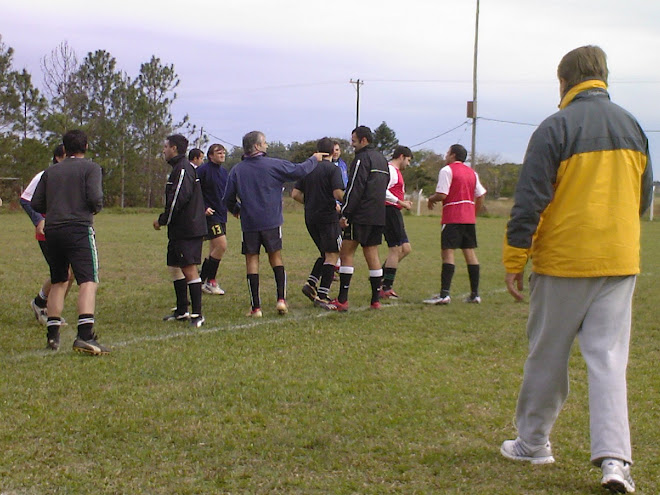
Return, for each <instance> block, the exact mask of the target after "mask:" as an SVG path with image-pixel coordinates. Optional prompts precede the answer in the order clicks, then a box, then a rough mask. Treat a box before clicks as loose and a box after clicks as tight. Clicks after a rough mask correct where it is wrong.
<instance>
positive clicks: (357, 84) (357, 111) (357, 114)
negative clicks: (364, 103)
mask: <svg viewBox="0 0 660 495" xmlns="http://www.w3.org/2000/svg"><path fill="white" fill-rule="evenodd" d="M350 83H351V84H355V89H356V90H357V104H356V107H355V127H357V126H359V125H360V86H362V85H363V84H364V81H360V80H359V79H357V80H356V81H353V79H351V81H350Z"/></svg>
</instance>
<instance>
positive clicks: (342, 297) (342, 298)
mask: <svg viewBox="0 0 660 495" xmlns="http://www.w3.org/2000/svg"><path fill="white" fill-rule="evenodd" d="M351 278H353V267H352V266H340V267H339V295H338V296H337V300H338V301H339V302H340V303H342V304H343V303H345V302H346V301H348V289H349V288H350V286H351Z"/></svg>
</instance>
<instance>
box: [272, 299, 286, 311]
mask: <svg viewBox="0 0 660 495" xmlns="http://www.w3.org/2000/svg"><path fill="white" fill-rule="evenodd" d="M275 309H276V310H277V313H278V314H280V315H285V314H287V313H288V312H289V306H287V304H286V301H285V300H284V299H278V300H277V305H276V306H275Z"/></svg>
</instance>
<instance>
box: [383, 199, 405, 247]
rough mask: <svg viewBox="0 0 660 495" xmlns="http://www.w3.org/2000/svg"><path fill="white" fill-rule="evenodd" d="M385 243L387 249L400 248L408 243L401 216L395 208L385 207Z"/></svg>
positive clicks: (399, 211)
mask: <svg viewBox="0 0 660 495" xmlns="http://www.w3.org/2000/svg"><path fill="white" fill-rule="evenodd" d="M385 241H386V242H387V246H388V247H394V246H401V245H403V244H405V243H406V242H408V235H407V234H406V227H405V226H404V225H403V214H402V213H401V210H399V209H398V208H397V207H396V206H386V207H385Z"/></svg>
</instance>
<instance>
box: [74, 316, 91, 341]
mask: <svg viewBox="0 0 660 495" xmlns="http://www.w3.org/2000/svg"><path fill="white" fill-rule="evenodd" d="M78 338H79V339H80V340H92V339H93V338H94V315H93V314H91V313H85V314H82V315H78Z"/></svg>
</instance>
